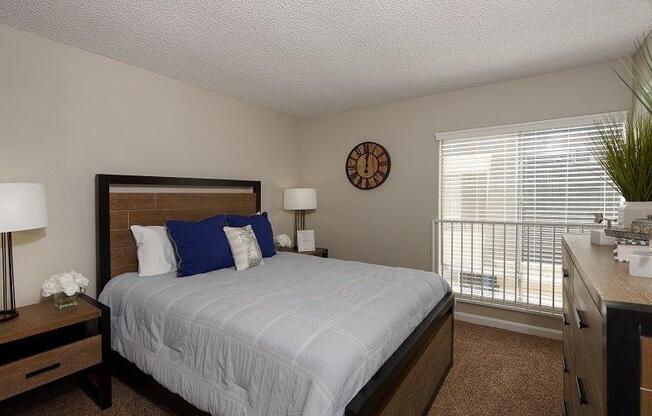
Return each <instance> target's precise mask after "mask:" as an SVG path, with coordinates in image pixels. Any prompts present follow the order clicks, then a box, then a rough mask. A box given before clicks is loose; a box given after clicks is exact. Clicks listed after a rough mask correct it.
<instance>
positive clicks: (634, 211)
mask: <svg viewBox="0 0 652 416" xmlns="http://www.w3.org/2000/svg"><path fill="white" fill-rule="evenodd" d="M648 215H652V201H646V202H638V201H636V202H625V204H624V205H623V221H622V222H621V223H619V224H618V226H619V227H622V228H629V227H631V226H632V221H634V220H640V219H642V218H647V216H648Z"/></svg>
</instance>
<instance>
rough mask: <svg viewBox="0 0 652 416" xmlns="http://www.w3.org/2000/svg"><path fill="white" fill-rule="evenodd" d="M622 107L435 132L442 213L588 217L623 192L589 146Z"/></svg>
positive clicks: (609, 211) (609, 207)
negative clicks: (608, 111) (609, 111)
mask: <svg viewBox="0 0 652 416" xmlns="http://www.w3.org/2000/svg"><path fill="white" fill-rule="evenodd" d="M623 119H624V117H623V115H622V114H621V113H612V114H603V115H595V116H587V117H574V118H569V119H562V120H553V121H545V122H538V123H528V124H519V125H512V126H504V127H498V128H493V129H491V128H490V129H477V130H467V131H462V132H455V133H442V134H438V135H437V138H438V139H439V140H440V143H441V146H440V160H439V162H440V178H439V190H440V210H441V211H440V218H441V219H464V220H483V221H507V222H536V223H542V222H543V223H550V222H554V223H565V224H568V223H590V222H592V221H593V213H596V212H602V213H604V214H605V216H610V217H614V216H616V215H617V209H618V206H619V205H620V204H621V201H622V199H621V197H620V194H618V192H616V191H615V190H614V188H613V187H612V186H611V185H610V184H609V182H608V181H607V180H606V178H605V174H604V171H603V170H602V168H601V167H600V165H599V164H598V163H597V162H596V160H595V159H594V157H593V155H592V152H591V148H592V146H593V142H594V140H595V138H596V136H597V133H598V129H599V128H601V127H605V126H606V125H609V126H612V127H613V126H614V124H615V125H616V127H618V126H622V125H623V123H624V122H623V121H620V120H623Z"/></svg>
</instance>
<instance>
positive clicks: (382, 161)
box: [346, 142, 392, 189]
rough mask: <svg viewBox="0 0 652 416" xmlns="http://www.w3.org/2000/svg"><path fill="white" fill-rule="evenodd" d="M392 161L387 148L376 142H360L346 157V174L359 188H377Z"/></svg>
mask: <svg viewBox="0 0 652 416" xmlns="http://www.w3.org/2000/svg"><path fill="white" fill-rule="evenodd" d="M391 167H392V161H391V159H390V158H389V153H387V150H385V148H384V147H383V146H381V145H379V144H378V143H374V142H364V143H360V144H359V145H357V146H356V147H354V148H353V150H351V153H349V157H348V158H347V159H346V176H347V177H348V178H349V182H351V184H352V185H353V186H355V187H356V188H359V189H373V188H377V187H379V186H380V185H382V184H383V182H385V180H386V179H387V176H389V170H390V168H391Z"/></svg>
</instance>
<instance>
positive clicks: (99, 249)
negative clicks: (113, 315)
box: [95, 174, 111, 297]
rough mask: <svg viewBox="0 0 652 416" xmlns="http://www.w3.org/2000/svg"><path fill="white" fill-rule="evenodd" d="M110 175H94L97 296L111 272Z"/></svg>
mask: <svg viewBox="0 0 652 416" xmlns="http://www.w3.org/2000/svg"><path fill="white" fill-rule="evenodd" d="M110 184H111V177H110V175H102V174H97V175H95V247H96V249H95V250H96V252H95V262H96V264H95V266H96V269H95V282H96V294H95V296H96V297H97V296H99V294H100V292H101V291H102V289H104V285H106V283H107V282H108V279H109V277H110V274H111V264H110V252H111V247H110V242H109V233H110V232H111V230H110V224H109V187H110Z"/></svg>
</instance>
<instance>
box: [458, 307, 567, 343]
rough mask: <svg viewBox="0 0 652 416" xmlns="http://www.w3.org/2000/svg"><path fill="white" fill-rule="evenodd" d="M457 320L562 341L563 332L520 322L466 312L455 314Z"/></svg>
mask: <svg viewBox="0 0 652 416" xmlns="http://www.w3.org/2000/svg"><path fill="white" fill-rule="evenodd" d="M455 319H457V320H460V321H464V322H470V323H472V324H478V325H484V326H490V327H493V328H501V329H506V330H508V331H514V332H520V333H522V334H528V335H536V336H538V337H544V338H552V339H559V340H560V339H561V330H557V329H550V328H544V327H541V326H534V325H528V324H522V323H520V322H512V321H505V320H502V319H496V318H489V317H486V316H481V315H473V314H470V313H465V312H457V311H456V312H455Z"/></svg>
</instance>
